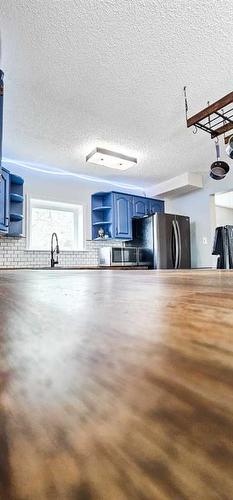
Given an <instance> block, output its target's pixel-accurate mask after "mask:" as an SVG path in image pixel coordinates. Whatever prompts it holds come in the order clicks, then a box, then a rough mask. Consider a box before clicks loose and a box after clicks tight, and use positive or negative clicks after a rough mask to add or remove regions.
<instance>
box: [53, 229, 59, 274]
mask: <svg viewBox="0 0 233 500" xmlns="http://www.w3.org/2000/svg"><path fill="white" fill-rule="evenodd" d="M54 238H55V240H56V245H55V247H54V245H53V240H54ZM55 253H56V255H57V258H56V260H55V259H54V254H55ZM59 253H60V249H59V245H58V237H57V233H53V234H52V237H51V267H54V266H55V264H58V254H59Z"/></svg>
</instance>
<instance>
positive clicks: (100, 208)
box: [93, 206, 112, 212]
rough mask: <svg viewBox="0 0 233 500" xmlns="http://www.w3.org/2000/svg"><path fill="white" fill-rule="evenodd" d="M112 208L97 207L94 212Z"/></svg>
mask: <svg viewBox="0 0 233 500" xmlns="http://www.w3.org/2000/svg"><path fill="white" fill-rule="evenodd" d="M111 208H112V207H107V206H105V207H104V206H102V207H95V208H93V212H96V211H99V210H109V209H111Z"/></svg>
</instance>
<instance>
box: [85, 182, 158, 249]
mask: <svg viewBox="0 0 233 500" xmlns="http://www.w3.org/2000/svg"><path fill="white" fill-rule="evenodd" d="M91 211H92V239H93V240H97V239H101V236H102V237H103V238H104V239H107V238H118V239H122V240H131V239H132V219H133V218H138V219H140V218H142V217H146V216H147V215H151V214H154V213H155V212H164V202H163V201H160V200H155V199H152V198H145V197H143V196H133V195H131V194H126V193H117V192H115V191H110V192H99V193H95V194H93V195H92V197H91Z"/></svg>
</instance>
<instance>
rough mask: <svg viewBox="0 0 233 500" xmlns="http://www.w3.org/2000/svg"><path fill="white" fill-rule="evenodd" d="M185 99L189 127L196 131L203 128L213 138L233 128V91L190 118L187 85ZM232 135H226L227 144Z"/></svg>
mask: <svg viewBox="0 0 233 500" xmlns="http://www.w3.org/2000/svg"><path fill="white" fill-rule="evenodd" d="M184 99H185V114H186V122H187V127H188V128H189V127H194V129H195V131H194V133H195V132H197V129H201V130H203V131H204V132H207V133H208V134H210V135H211V139H214V138H216V137H218V136H219V135H222V134H225V133H226V132H228V131H229V130H231V129H233V92H230V93H229V94H227V95H225V96H224V97H222V98H221V99H219V100H218V101H216V102H214V103H213V104H210V105H208V106H207V107H206V108H204V109H202V110H201V111H199V113H196V114H195V115H193V116H191V117H190V118H188V100H187V93H186V87H184ZM224 108H225V109H224ZM230 137H231V136H228V137H225V144H227V142H228V140H229V138H230Z"/></svg>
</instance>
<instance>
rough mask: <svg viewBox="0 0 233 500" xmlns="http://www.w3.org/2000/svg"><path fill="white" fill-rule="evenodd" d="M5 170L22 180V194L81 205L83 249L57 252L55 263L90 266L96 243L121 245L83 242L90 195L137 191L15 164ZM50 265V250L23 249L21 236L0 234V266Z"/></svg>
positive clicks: (88, 223) (87, 233)
mask: <svg viewBox="0 0 233 500" xmlns="http://www.w3.org/2000/svg"><path fill="white" fill-rule="evenodd" d="M9 170H10V171H11V172H14V173H16V174H19V175H21V176H22V177H23V178H24V179H25V189H24V191H25V194H28V195H29V196H31V197H33V198H38V199H42V200H49V201H61V202H66V203H77V204H81V205H83V207H84V250H83V251H74V252H64V251H61V253H60V255H59V265H60V266H62V267H73V266H79V267H90V266H91V267H92V266H97V265H98V250H99V247H100V246H103V245H105V246H106V245H107V246H112V245H114V246H122V245H123V244H124V243H123V242H122V241H120V240H111V241H108V240H106V241H85V240H89V239H91V194H92V193H95V192H97V191H112V190H114V191H123V192H129V193H132V194H134V193H136V194H142V192H141V190H140V191H139V190H137V189H135V190H134V189H129V188H124V187H122V186H116V185H111V184H106V183H104V182H92V181H89V182H88V181H87V180H82V179H79V178H77V177H70V176H59V175H53V174H49V175H48V174H46V173H41V172H40V173H39V172H35V171H29V170H28V169H26V168H23V167H19V166H17V165H11V166H10V168H9ZM49 266H50V252H46V251H39V250H35V251H31V250H27V246H26V239H25V238H8V237H6V236H0V269H1V268H31V267H32V268H44V267H49Z"/></svg>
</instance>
